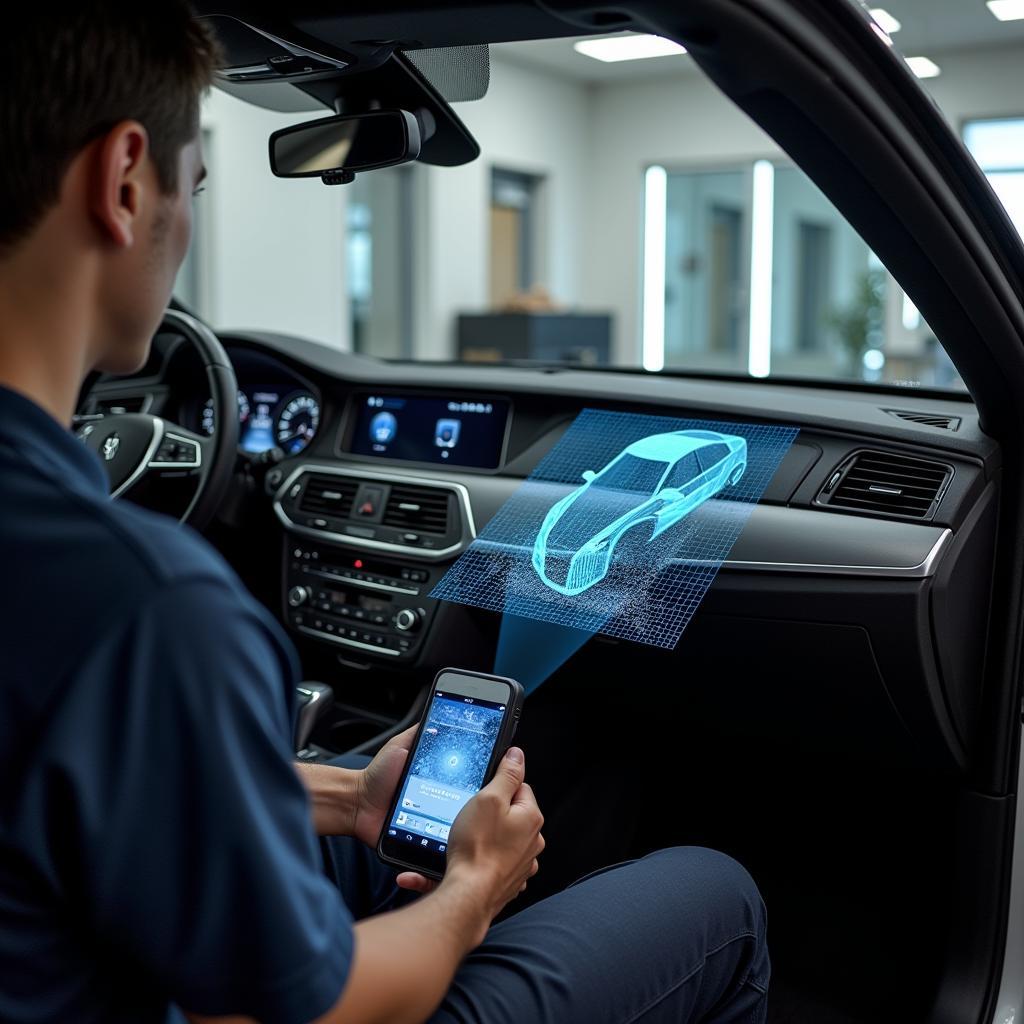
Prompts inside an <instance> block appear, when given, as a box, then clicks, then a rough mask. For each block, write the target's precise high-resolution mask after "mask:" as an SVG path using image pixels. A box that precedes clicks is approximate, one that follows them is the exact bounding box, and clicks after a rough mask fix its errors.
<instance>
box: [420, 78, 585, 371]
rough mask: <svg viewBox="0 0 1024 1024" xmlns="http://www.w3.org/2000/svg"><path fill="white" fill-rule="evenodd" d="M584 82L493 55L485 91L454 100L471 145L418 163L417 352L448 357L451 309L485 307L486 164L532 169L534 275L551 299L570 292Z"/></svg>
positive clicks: (581, 177) (580, 257) (577, 270)
mask: <svg viewBox="0 0 1024 1024" xmlns="http://www.w3.org/2000/svg"><path fill="white" fill-rule="evenodd" d="M588 93H589V90H588V89H587V88H586V86H585V85H584V84H582V83H579V82H572V81H568V80H566V79H562V78H558V77H555V76H553V75H548V74H545V73H544V72H542V71H538V70H537V69H535V68H533V67H530V68H527V67H525V66H522V65H518V64H513V63H511V62H509V61H506V60H499V59H497V58H495V59H494V60H492V62H491V87H490V90H489V91H488V94H487V96H485V97H484V99H482V100H478V101H476V102H473V103H460V104H458V105H457V107H456V112H457V113H458V115H459V117H461V118H462V120H463V121H464V122H465V123H466V126H467V127H468V128H469V130H470V132H471V133H472V134H473V135H474V137H475V138H476V139H477V141H478V142H479V143H480V148H481V151H482V152H481V156H480V158H479V159H478V160H476V161H474V162H473V163H471V164H466V165H464V166H463V167H430V168H427V187H426V196H425V202H426V209H425V217H424V220H423V222H422V224H421V225H420V227H421V228H422V230H423V232H424V242H425V246H424V250H423V251H422V252H421V261H422V259H424V258H425V259H426V260H428V261H429V262H428V264H427V266H426V268H421V269H424V270H425V273H424V274H423V275H422V276H421V284H420V288H419V289H418V292H419V298H418V301H417V309H418V315H417V317H416V321H417V323H416V326H415V332H414V343H415V352H416V354H417V356H418V357H419V358H421V359H427V358H450V357H451V354H452V353H453V352H454V351H455V317H456V315H457V314H458V313H460V312H479V311H482V310H486V309H487V308H488V306H489V295H488V282H489V277H488V258H489V257H488V253H489V242H490V239H489V223H490V219H489V212H488V211H489V209H490V188H491V170H492V168H494V167H499V168H501V169H503V170H511V171H520V172H522V173H525V174H531V175H537V176H539V177H541V178H542V179H543V180H542V183H541V186H540V188H541V194H540V196H539V197H538V202H539V204H540V207H541V213H542V216H541V218H540V220H541V221H542V225H541V237H540V239H539V241H538V252H537V255H538V260H537V263H538V267H537V271H538V273H537V276H538V278H539V279H540V280H541V281H542V282H543V283H544V284H545V285H546V286H547V288H548V289H549V290H550V291H551V293H552V296H553V297H554V299H555V300H556V301H558V302H561V303H565V304H569V305H574V304H575V303H576V302H577V301H578V299H579V296H580V293H581V286H582V277H583V263H584V251H583V247H584V245H585V237H584V233H583V231H581V225H582V223H583V222H584V220H585V218H586V214H587V209H588V206H587V193H586V189H587V179H588V175H589V169H588V166H587V151H588V140H589V138H590V105H589V104H590V101H589V95H588Z"/></svg>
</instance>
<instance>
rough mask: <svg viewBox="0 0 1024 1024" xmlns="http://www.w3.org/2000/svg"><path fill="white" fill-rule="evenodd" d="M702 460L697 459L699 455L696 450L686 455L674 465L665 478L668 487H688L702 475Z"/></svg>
mask: <svg viewBox="0 0 1024 1024" xmlns="http://www.w3.org/2000/svg"><path fill="white" fill-rule="evenodd" d="M702 471H703V470H702V469H701V464H700V462H698V461H697V456H696V454H695V453H694V452H691V453H690V454H689V455H684V456H683V457H682V458H681V459H680V460H679V461H678V462H677V463H676V464H675V465H674V466H673V467H672V471H671V472H670V473H669V475H668V477H667V479H666V480H665V486H666V487H680V488H682V487H686V486H687V484H689V483H690V482H691V481H692V480H694V479H695V478H696V477H698V476H700V474H701V472H702Z"/></svg>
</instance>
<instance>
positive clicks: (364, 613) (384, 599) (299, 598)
mask: <svg viewBox="0 0 1024 1024" xmlns="http://www.w3.org/2000/svg"><path fill="white" fill-rule="evenodd" d="M443 571H444V570H443V569H442V568H440V567H436V568H435V567H425V566H423V565H413V564H410V563H406V562H404V561H399V560H392V559H387V558H376V557H373V556H369V557H367V556H364V555H360V554H353V553H352V552H351V551H345V550H342V549H340V548H337V547H330V546H327V545H324V544H319V543H315V544H314V543H307V542H305V541H296V540H295V538H294V537H293V538H290V539H288V540H287V541H286V546H285V565H284V574H283V579H284V587H283V602H282V603H283V613H284V619H285V622H286V623H287V624H288V626H289V627H290V628H291V629H292V630H294V631H295V632H297V633H299V634H300V635H302V636H306V637H312V638H314V639H316V640H321V641H323V642H325V643H328V644H334V645H336V646H338V647H339V648H347V649H348V651H349V652H350V653H351V654H352V655H353V656H355V655H362V656H370V657H374V658H379V659H381V660H384V659H389V660H394V661H400V660H412V659H413V658H415V656H416V654H417V652H418V650H419V647H420V644H421V643H422V641H423V637H424V634H425V632H426V628H427V626H428V625H429V623H430V619H431V617H432V616H433V613H434V610H435V608H436V606H437V602H436V601H434V600H432V599H431V598H430V597H428V596H427V595H428V593H429V591H430V589H431V587H433V585H434V583H435V582H436V581H437V579H438V578H440V576H441V575H442V573H443Z"/></svg>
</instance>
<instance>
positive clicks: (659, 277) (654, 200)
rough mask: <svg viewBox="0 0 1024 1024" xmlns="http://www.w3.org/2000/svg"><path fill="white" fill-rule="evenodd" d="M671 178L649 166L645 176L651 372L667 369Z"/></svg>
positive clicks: (646, 332) (646, 345)
mask: <svg viewBox="0 0 1024 1024" xmlns="http://www.w3.org/2000/svg"><path fill="white" fill-rule="evenodd" d="M667 203H668V175H667V174H666V172H665V168H664V167H658V166H654V167H648V168H647V173H646V174H645V175H644V321H643V349H644V351H643V363H644V369H645V370H650V371H652V372H657V371H658V370H663V369H665V220H666V216H667Z"/></svg>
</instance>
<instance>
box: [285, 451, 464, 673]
mask: <svg viewBox="0 0 1024 1024" xmlns="http://www.w3.org/2000/svg"><path fill="white" fill-rule="evenodd" d="M274 511H275V513H276V514H277V516H278V518H279V519H280V520H281V522H282V523H283V524H284V526H285V527H286V529H287V533H286V536H285V545H284V565H283V572H282V580H283V588H282V605H283V612H284V621H285V622H286V623H287V624H288V626H289V627H290V628H291V629H293V630H294V631H295V632H297V633H299V634H301V635H302V636H304V637H307V638H312V639H316V640H318V641H322V642H324V643H326V644H331V645H334V646H336V647H340V648H346V649H347V651H348V653H349V654H350V655H352V656H356V657H359V658H360V659H363V658H372V659H377V660H381V661H388V662H391V663H393V664H397V663H402V662H405V661H413V660H415V658H416V657H417V655H418V653H419V650H420V647H421V646H422V644H423V640H424V637H425V635H426V633H427V631H428V628H429V626H430V623H431V621H432V619H433V617H434V614H435V611H436V607H437V602H436V601H434V600H433V599H431V598H430V596H429V594H430V591H431V589H432V588H433V587H434V585H435V584H436V583H437V581H438V580H439V579H440V578H441V576H442V575H443V574H444V572H445V570H446V568H447V566H448V565H449V564H450V563H451V561H452V559H453V558H455V557H456V556H457V555H458V554H460V553H461V552H462V551H463V550H464V549H465V548H466V547H467V546H468V545H469V543H470V542H471V541H472V540H473V538H474V536H475V535H476V531H475V527H474V523H473V515H472V510H471V508H470V504H469V495H468V493H467V492H466V489H465V488H464V487H463V486H462V485H460V484H457V483H454V482H449V481H443V480H437V479H424V478H419V477H414V476H409V475H406V474H404V473H401V472H395V473H381V472H377V471H374V470H369V469H362V468H358V469H357V468H350V467H348V466H339V465H332V464H327V465H324V464H313V463H306V464H304V465H301V466H300V467H298V468H297V469H296V470H295V471H294V472H293V473H292V474H291V475H290V476H289V477H288V478H287V479H286V480H285V481H284V482H283V483H282V484H281V486H280V488H279V490H278V492H277V495H276V498H275V501H274Z"/></svg>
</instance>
